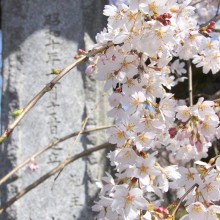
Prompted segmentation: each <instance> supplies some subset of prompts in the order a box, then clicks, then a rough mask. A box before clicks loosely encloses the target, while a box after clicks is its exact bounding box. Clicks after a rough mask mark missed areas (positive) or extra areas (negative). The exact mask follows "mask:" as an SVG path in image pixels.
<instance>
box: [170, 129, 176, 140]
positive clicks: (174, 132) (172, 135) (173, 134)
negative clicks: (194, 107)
mask: <svg viewBox="0 0 220 220" xmlns="http://www.w3.org/2000/svg"><path fill="white" fill-rule="evenodd" d="M176 133H177V130H176V128H170V129H169V134H170V137H171V138H174V137H175V136H176Z"/></svg>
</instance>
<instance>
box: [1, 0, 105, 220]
mask: <svg viewBox="0 0 220 220" xmlns="http://www.w3.org/2000/svg"><path fill="white" fill-rule="evenodd" d="M105 4H106V2H105V1H103V0H34V1H33V0H3V1H2V32H3V98H2V102H3V103H2V130H4V129H6V127H7V125H8V123H9V122H10V121H12V120H13V116H12V112H13V111H15V110H17V109H21V108H23V107H25V105H26V104H27V102H28V101H29V100H30V99H31V98H32V97H33V96H34V95H36V94H37V93H38V92H39V90H40V89H41V88H42V87H44V85H45V84H46V83H48V82H49V81H50V80H51V79H52V78H53V77H54V76H52V75H51V74H50V73H51V68H57V69H62V68H64V67H66V66H67V65H69V64H70V63H72V62H73V61H74V60H73V57H74V55H75V54H76V51H77V49H78V48H85V49H90V48H91V46H92V44H93V43H94V40H95V35H96V33H97V32H98V31H100V30H102V29H103V27H104V26H105V18H103V16H102V10H103V8H104V5H105ZM84 70H85V66H79V67H77V68H75V69H74V70H72V71H71V72H70V73H69V74H68V75H66V76H65V77H64V78H63V79H62V80H61V81H60V83H59V84H58V85H56V86H55V88H54V89H53V90H52V91H51V92H49V93H47V94H46V95H45V96H44V97H43V98H42V99H41V100H40V102H39V103H38V104H37V105H36V106H35V108H34V109H32V110H31V111H30V112H29V113H28V114H27V115H26V117H25V118H24V119H23V120H22V121H21V123H20V124H19V126H18V127H16V128H15V130H14V132H13V133H12V135H11V136H10V138H9V139H8V140H7V141H6V142H5V143H4V144H3V145H2V146H1V158H0V174H1V176H4V175H5V174H6V173H7V172H8V171H10V170H11V169H12V168H13V167H14V166H16V165H17V164H19V163H20V162H22V161H23V160H25V159H26V158H28V157H29V156H30V155H32V154H33V153H35V152H36V151H37V150H39V149H41V148H42V147H44V146H46V145H47V144H48V143H50V141H52V140H54V139H55V138H59V137H62V136H65V135H67V134H69V133H71V132H75V131H79V130H80V128H81V125H82V122H83V120H84V119H85V117H86V116H87V114H88V112H89V111H90V110H91V108H92V107H93V106H94V105H95V103H96V102H97V101H98V100H99V99H100V98H101V96H102V95H103V92H102V87H103V85H102V84H101V83H98V82H96V81H95V80H94V78H86V77H85V75H84ZM106 103H107V101H106V98H103V100H102V101H101V102H100V104H99V107H98V108H97V109H96V110H95V111H94V114H93V115H92V117H91V118H90V119H89V122H88V126H89V127H90V128H92V127H96V126H101V125H106V124H108V121H107V118H106V116H105V115H106V112H107V108H108V106H107V104H106ZM87 128H88V127H87ZM104 141H106V136H105V132H99V133H94V134H89V135H87V136H83V138H81V140H80V141H78V142H77V144H75V145H73V139H71V140H69V141H66V142H64V143H63V144H60V145H58V146H56V147H54V148H53V149H52V150H50V151H48V152H46V153H45V154H43V155H42V156H40V157H39V158H37V159H36V161H37V163H38V164H39V169H37V170H36V171H35V172H30V170H29V169H28V168H27V167H25V168H23V169H22V170H20V171H19V173H17V175H16V176H13V178H11V179H10V180H8V181H7V182H6V183H5V184H4V185H3V186H1V195H0V196H1V205H2V206H3V205H4V204H5V202H6V201H7V200H9V199H10V198H11V197H12V196H14V195H16V193H17V192H18V191H20V190H21V189H23V188H24V187H26V186H28V185H29V184H31V183H32V182H34V181H35V180H36V179H38V178H39V177H40V176H42V175H43V174H45V173H46V172H48V171H49V170H51V169H52V168H54V167H55V166H57V165H58V164H59V163H61V162H62V161H63V160H65V159H66V158H67V157H68V155H74V154H76V153H79V152H81V151H83V150H85V149H87V148H90V147H92V146H96V145H98V144H101V143H103V142H104ZM100 164H102V166H101V165H100ZM104 164H105V154H104V152H103V151H101V152H97V153H94V154H92V155H91V156H90V157H88V158H84V159H79V160H78V161H76V162H74V163H72V164H71V165H69V166H68V167H66V168H65V169H64V171H63V172H62V173H61V174H60V176H59V177H58V179H57V180H54V178H55V177H51V178H49V179H48V180H46V181H45V182H44V183H43V184H41V185H40V186H38V187H37V188H35V189H34V190H32V191H31V192H30V193H28V194H27V195H26V196H24V197H23V198H21V199H20V200H19V201H17V202H15V204H14V205H12V206H11V207H10V208H9V209H7V211H6V212H5V213H4V214H3V215H2V216H0V220H9V219H10V220H11V219H13V220H72V219H76V220H84V219H87V220H89V219H93V215H92V212H91V206H92V204H93V202H94V198H96V195H97V187H96V185H95V182H96V180H97V179H99V178H100V177H101V176H102V175H103V169H102V167H104V166H103V165H104Z"/></svg>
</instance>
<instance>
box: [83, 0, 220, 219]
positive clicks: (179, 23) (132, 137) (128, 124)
mask: <svg viewBox="0 0 220 220" xmlns="http://www.w3.org/2000/svg"><path fill="white" fill-rule="evenodd" d="M123 2H124V3H123ZM123 2H122V3H121V4H118V6H117V7H116V6H114V5H107V6H106V7H105V9H104V15H106V16H108V17H109V18H108V28H107V29H104V30H103V31H102V32H101V33H99V34H97V45H96V46H97V47H99V46H103V45H107V44H109V42H112V44H110V46H109V47H107V48H106V49H105V50H104V51H103V52H102V53H101V54H99V55H97V56H95V57H93V58H92V59H90V62H91V64H90V65H89V66H88V68H87V70H86V73H87V74H88V75H90V74H91V73H92V72H93V71H94V70H95V69H97V79H98V80H102V81H105V86H104V90H105V91H108V90H112V89H113V90H114V92H113V93H112V94H111V95H110V97H109V103H110V106H111V107H112V109H111V110H110V111H109V112H108V116H109V117H113V118H114V120H115V125H114V127H112V128H111V129H110V130H109V136H110V138H109V142H110V143H112V144H115V145H116V146H117V148H116V150H115V151H113V152H111V153H109V155H108V157H109V158H110V161H111V165H112V166H114V167H115V170H116V172H117V173H116V178H115V179H113V178H112V176H111V175H110V174H108V173H107V176H106V177H103V183H104V184H103V186H102V190H101V193H100V200H99V201H98V202H97V203H96V204H95V205H94V206H93V210H94V211H98V212H99V214H98V219H100V220H101V219H102V220H108V219H109V220H113V219H114V220H117V219H127V220H135V219H146V220H150V219H172V214H173V213H170V212H169V211H168V209H166V208H162V207H161V206H162V202H163V195H164V193H166V192H168V190H169V189H170V188H174V189H178V193H177V197H178V198H180V200H181V201H183V200H184V201H185V206H186V211H187V212H188V213H189V214H188V215H186V216H184V217H183V218H182V219H184V220H185V219H193V220H196V219H210V220H214V219H217V213H220V206H216V205H213V202H214V201H217V200H219V199H220V178H219V165H218V164H219V160H218V159H217V160H216V164H214V165H212V166H211V165H208V164H204V163H202V162H197V163H196V164H195V165H194V166H195V167H191V168H184V167H181V166H177V165H170V166H162V165H161V164H160V161H159V159H158V157H157V154H158V153H159V152H162V151H167V150H170V151H171V152H172V154H173V155H174V156H175V159H176V160H177V161H180V162H182V161H185V162H186V161H191V160H192V159H193V160H200V159H201V158H203V157H206V156H207V151H208V148H209V147H210V146H211V143H212V142H213V140H215V139H216V138H219V137H220V128H219V117H218V115H217V112H218V111H219V106H218V104H216V103H215V102H213V101H204V99H203V98H200V99H199V100H198V102H197V104H196V105H193V106H190V107H187V106H186V105H185V104H182V105H179V103H178V101H177V100H175V99H174V95H173V94H172V93H169V92H168V91H169V90H170V89H171V88H172V87H173V86H174V85H176V84H177V83H178V82H179V81H182V80H184V79H185V78H186V76H183V75H184V74H185V73H186V70H185V69H184V67H185V61H186V60H190V59H191V60H192V62H193V63H194V64H196V66H198V67H203V72H204V73H208V72H209V71H210V70H211V71H212V73H217V72H218V71H219V70H220V43H219V40H218V39H217V38H216V40H213V39H212V38H211V37H209V34H210V32H211V31H212V30H213V29H214V22H210V23H209V24H207V25H206V26H203V27H200V26H199V24H198V22H197V20H196V15H195V8H194V7H192V6H191V5H190V3H191V1H189V0H186V1H182V2H181V1H176V0H164V1H161V0H130V1H129V0H128V1H126V3H125V1H123ZM181 60H183V61H181ZM214 162H215V161H214ZM214 162H213V163H214Z"/></svg>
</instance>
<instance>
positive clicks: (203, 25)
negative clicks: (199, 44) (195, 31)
mask: <svg viewBox="0 0 220 220" xmlns="http://www.w3.org/2000/svg"><path fill="white" fill-rule="evenodd" d="M218 20H220V15H216V16H215V17H213V18H211V19H210V20H209V21H207V22H206V23H204V24H202V25H200V27H201V28H202V27H205V26H207V25H208V24H209V23H210V22H211V21H215V22H217V21H218Z"/></svg>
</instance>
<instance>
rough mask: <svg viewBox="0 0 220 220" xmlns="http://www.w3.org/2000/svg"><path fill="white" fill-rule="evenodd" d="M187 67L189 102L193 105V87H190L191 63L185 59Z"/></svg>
mask: <svg viewBox="0 0 220 220" xmlns="http://www.w3.org/2000/svg"><path fill="white" fill-rule="evenodd" d="M187 68H188V78H189V104H190V106H192V105H193V87H192V64H191V61H190V60H188V61H187Z"/></svg>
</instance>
